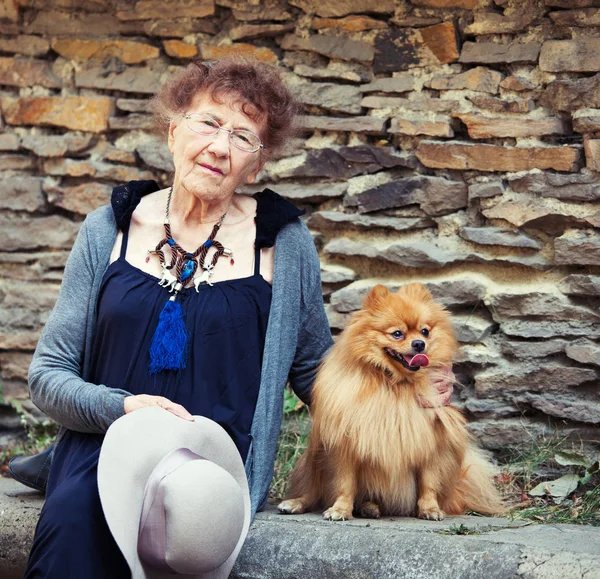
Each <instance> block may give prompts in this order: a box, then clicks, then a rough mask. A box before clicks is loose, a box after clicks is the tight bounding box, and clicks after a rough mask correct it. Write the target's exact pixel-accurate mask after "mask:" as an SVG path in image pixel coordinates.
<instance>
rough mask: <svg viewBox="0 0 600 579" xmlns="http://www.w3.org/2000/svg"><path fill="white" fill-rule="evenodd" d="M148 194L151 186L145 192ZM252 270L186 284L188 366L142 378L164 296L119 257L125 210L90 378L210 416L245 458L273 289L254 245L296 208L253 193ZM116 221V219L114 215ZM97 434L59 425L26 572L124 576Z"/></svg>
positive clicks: (103, 293) (105, 285)
mask: <svg viewBox="0 0 600 579" xmlns="http://www.w3.org/2000/svg"><path fill="white" fill-rule="evenodd" d="M148 192H150V191H148ZM255 198H256V199H257V215H256V243H255V247H256V253H255V263H254V273H253V275H250V276H249V277H246V278H239V279H234V280H230V281H222V282H216V283H214V284H213V286H209V285H202V286H199V288H198V289H199V291H198V292H196V290H195V289H194V287H191V288H186V289H184V290H183V291H182V292H181V293H180V295H179V297H178V301H179V302H180V303H181V306H182V309H183V310H184V312H185V319H186V326H187V329H188V331H189V335H190V338H189V341H188V348H189V353H188V356H187V361H186V368H185V369H183V370H180V371H165V372H161V373H159V374H157V375H154V376H150V374H149V371H148V365H149V361H150V357H149V349H150V343H151V341H152V336H153V333H154V330H155V328H156V325H157V322H158V316H159V314H160V312H161V310H162V308H163V306H164V304H165V302H166V301H167V299H168V298H169V294H168V292H167V291H166V290H165V289H164V288H162V287H160V286H159V285H158V278H156V277H154V276H152V275H150V274H148V273H146V272H144V271H142V270H140V269H138V268H136V267H134V266H133V265H131V264H130V263H129V262H127V260H126V252H127V237H128V230H129V220H130V218H131V214H132V213H133V210H134V209H135V205H137V203H138V202H139V198H137V199H133V200H132V201H131V204H130V205H133V208H132V207H131V206H130V207H129V210H128V212H127V213H126V214H125V219H126V222H125V223H123V222H122V223H121V225H122V228H123V231H124V233H123V242H122V248H121V255H120V257H119V259H117V260H116V261H115V262H113V263H112V264H111V265H110V266H109V267H108V269H107V270H106V273H105V275H104V278H103V280H102V285H101V288H100V293H99V297H98V314H97V327H96V334H95V337H94V345H93V365H92V369H91V377H90V379H89V380H90V382H92V383H95V384H105V385H107V386H109V387H113V388H122V389H124V390H127V391H129V392H131V393H132V394H134V395H135V394H153V395H157V396H165V397H166V398H169V399H170V400H172V401H174V402H177V403H178V404H181V405H182V406H184V407H185V408H186V409H187V410H188V411H189V412H191V413H192V414H198V415H201V416H207V417H209V418H211V419H212V420H214V421H216V422H218V423H219V424H220V425H221V426H222V427H223V428H225V430H226V431H227V432H228V433H229V435H230V436H231V438H232V439H233V441H234V442H235V444H236V446H237V448H238V450H239V451H240V454H241V456H242V459H243V460H245V459H246V456H247V454H248V449H249V445H250V427H251V425H252V419H253V416H254V409H255V406H256V400H257V397H258V390H259V386H260V373H261V366H262V355H263V349H264V343H265V336H266V331H267V322H268V317H269V309H270V305H271V286H270V284H269V283H267V282H266V281H265V280H264V278H263V277H262V276H261V275H260V249H261V248H262V247H267V246H272V245H273V244H274V240H275V236H276V234H277V231H278V230H279V229H280V228H281V227H282V226H283V225H284V224H285V223H287V222H288V221H289V220H291V219H292V218H295V217H297V216H298V215H299V214H300V211H298V210H297V209H296V208H295V207H294V206H293V205H291V204H289V203H288V202H286V201H285V200H283V199H282V198H281V197H279V196H278V195H277V194H275V193H273V192H271V191H269V190H265V191H263V192H262V193H258V194H256V195H255ZM117 217H118V216H117ZM103 438H104V436H103V435H95V434H85V433H81V432H75V431H71V430H69V431H67V432H66V433H65V434H64V435H63V438H62V439H61V442H60V444H59V445H58V446H57V448H56V450H55V452H54V457H53V461H52V468H51V472H50V478H49V480H48V487H47V493H46V497H47V498H46V503H45V505H44V508H43V509H42V512H41V514H40V520H39V522H38V526H37V528H36V533H35V538H34V543H33V547H32V550H31V554H30V558H29V566H28V570H27V573H26V575H25V577H26V578H34V577H35V578H39V577H44V578H50V577H52V578H57V579H58V578H60V579H70V578H72V579H75V578H77V579H79V578H82V577H85V578H86V579H94V578H98V579H100V578H108V577H110V578H115V579H119V578H121V577H123V578H126V577H131V573H130V571H129V567H128V565H127V562H126V561H125V558H124V557H123V555H122V554H121V551H120V550H119V548H118V546H117V544H116V543H115V541H114V539H113V538H112V535H111V534H110V531H109V529H108V526H107V524H106V521H105V519H104V515H103V512H102V507H101V504H100V498H99V495H98V486H97V481H96V476H97V465H98V458H99V454H100V447H101V445H102V440H103Z"/></svg>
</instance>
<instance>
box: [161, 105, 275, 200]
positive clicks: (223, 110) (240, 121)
mask: <svg viewBox="0 0 600 579" xmlns="http://www.w3.org/2000/svg"><path fill="white" fill-rule="evenodd" d="M222 101H223V102H222V103H218V102H216V101H214V100H213V99H212V98H211V97H210V96H209V95H207V94H200V95H198V96H197V97H196V98H195V99H194V100H193V102H192V104H191V105H190V107H189V109H188V110H186V111H184V113H185V114H190V113H204V114H209V115H210V116H211V117H213V118H214V119H215V120H216V121H217V122H218V123H219V124H220V125H221V126H222V127H223V128H226V129H244V130H247V131H252V132H253V133H255V134H257V135H259V136H260V135H261V133H262V129H263V126H262V125H261V124H257V123H255V122H254V121H252V119H250V117H248V116H247V115H246V114H244V112H243V111H242V105H241V104H240V103H238V102H236V101H235V100H233V99H227V98H222ZM168 142H169V150H170V151H171V154H172V155H173V162H174V164H175V189H176V190H180V189H183V190H184V191H187V192H188V193H190V194H191V195H194V196H195V197H197V198H198V199H201V200H203V201H220V200H222V199H228V198H230V197H231V196H232V195H233V193H234V192H235V190H236V188H237V187H238V186H239V185H242V184H244V183H253V182H254V180H255V179H256V176H257V174H258V172H259V171H260V170H261V168H262V166H263V164H264V163H263V162H262V161H261V154H260V150H259V151H256V152H255V153H249V152H246V151H242V150H240V149H238V148H236V147H234V146H233V145H231V143H230V141H229V133H227V132H226V131H218V132H217V133H216V134H215V135H200V134H197V133H195V132H193V131H192V130H191V129H190V128H189V127H188V124H187V122H186V119H185V118H184V115H179V116H178V117H177V118H176V119H174V120H172V121H171V124H170V127H169V141H168Z"/></svg>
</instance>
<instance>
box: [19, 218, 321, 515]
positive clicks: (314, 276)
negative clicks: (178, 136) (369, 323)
mask: <svg viewBox="0 0 600 579" xmlns="http://www.w3.org/2000/svg"><path fill="white" fill-rule="evenodd" d="M116 236H117V225H116V222H115V217H114V214H113V211H112V208H111V207H110V206H104V207H100V208H99V209H97V210H95V211H93V212H92V213H90V214H89V215H88V216H87V218H86V219H85V221H84V223H83V225H82V227H81V230H80V232H79V235H78V236H77V239H76V241H75V244H74V246H73V250H72V251H71V254H70V256H69V259H68V261H67V264H66V267H65V272H64V275H63V280H62V286H61V290H60V294H59V296H58V300H57V302H56V305H55V307H54V309H53V311H52V313H51V315H50V318H49V320H48V323H47V324H46V326H45V328H44V330H43V331H42V335H41V337H40V340H39V342H38V345H37V349H36V351H35V354H34V357H33V361H32V363H31V366H30V369H29V388H30V393H31V399H32V400H33V402H34V403H35V405H36V406H37V407H38V408H40V410H42V411H43V412H45V413H46V414H47V415H48V416H50V417H51V418H53V419H54V420H55V421H56V422H58V423H59V424H60V425H61V426H62V427H63V429H71V430H76V431H79V432H90V433H103V432H105V431H106V429H107V428H108V427H109V426H110V425H111V423H112V422H113V421H114V420H116V419H117V418H119V417H120V416H122V415H123V414H124V410H123V405H124V399H125V397H126V396H130V395H131V394H130V393H129V392H127V391H126V390H120V389H116V388H109V387H107V386H104V385H100V384H92V383H90V382H88V381H86V380H87V378H88V377H89V372H90V365H91V360H90V356H91V351H92V341H93V338H94V330H95V323H96V304H97V299H98V291H99V288H100V283H101V281H102V277H103V275H104V272H105V271H106V268H107V267H108V265H109V261H110V254H111V251H112V248H113V245H114V243H115V240H116ZM331 345H332V338H331V333H330V330H329V325H328V323H327V317H326V315H325V310H324V307H323V299H322V294H321V278H320V267H319V258H318V255H317V252H316V249H315V246H314V243H313V241H312V238H311V235H310V233H309V231H308V229H307V228H306V226H305V225H304V224H303V223H302V222H301V221H300V220H299V219H295V220H293V221H292V222H290V223H288V224H287V225H286V226H284V227H283V228H282V229H281V231H280V232H279V233H278V235H277V238H276V244H275V264H274V271H273V294H272V301H271V310H270V313H269V323H268V328H267V335H266V340H265V349H264V353H263V365H262V374H261V382H260V390H259V394H258V401H257V403H256V409H255V412H254V420H253V423H252V429H251V433H250V435H251V444H250V450H249V452H248V457H247V459H246V474H247V476H248V483H249V486H250V498H251V501H252V516H253V517H254V514H255V513H256V511H257V510H258V508H259V507H260V506H261V505H262V504H263V503H264V501H265V500H266V498H267V494H268V490H269V485H270V484H271V480H272V478H273V465H274V462H275V454H276V450H277V439H278V435H279V431H280V427H281V419H282V415H283V391H284V387H285V384H286V382H287V381H288V379H289V381H290V384H291V385H292V388H293V389H294V391H295V392H296V394H297V395H298V396H299V397H300V398H301V399H302V400H303V401H305V402H309V401H310V391H311V388H312V384H313V380H314V377H315V374H316V371H317V368H318V365H319V362H320V361H321V359H322V357H323V356H324V354H325V352H326V351H327V350H328V349H329V347H330V346H331ZM63 432H64V430H63ZM59 438H60V435H59Z"/></svg>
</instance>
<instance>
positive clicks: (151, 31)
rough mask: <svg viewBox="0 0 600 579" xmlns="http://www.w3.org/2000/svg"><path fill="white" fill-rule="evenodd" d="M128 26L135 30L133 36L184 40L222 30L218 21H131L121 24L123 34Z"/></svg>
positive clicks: (185, 19) (190, 19) (182, 19)
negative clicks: (192, 35)
mask: <svg viewBox="0 0 600 579" xmlns="http://www.w3.org/2000/svg"><path fill="white" fill-rule="evenodd" d="M128 25H129V26H132V27H134V28H135V30H134V31H133V32H132V33H133V34H143V35H145V36H157V37H159V38H184V37H186V36H188V35H190V34H209V35H215V34H217V33H219V32H220V31H221V29H222V23H221V22H220V21H218V20H209V19H205V18H202V19H200V18H176V19H174V20H163V19H159V20H132V21H130V22H128V23H123V25H122V26H121V30H122V32H123V34H125V33H126V31H127V27H128ZM140 27H141V29H140Z"/></svg>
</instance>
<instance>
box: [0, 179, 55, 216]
mask: <svg viewBox="0 0 600 579" xmlns="http://www.w3.org/2000/svg"><path fill="white" fill-rule="evenodd" d="M44 203H45V202H44V196H43V195H42V180H41V178H40V177H30V176H28V175H27V176H26V175H19V176H13V177H7V176H4V177H3V178H2V195H0V208H2V209H10V210H12V211H38V210H39V209H41V208H42V207H43V206H44Z"/></svg>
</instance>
